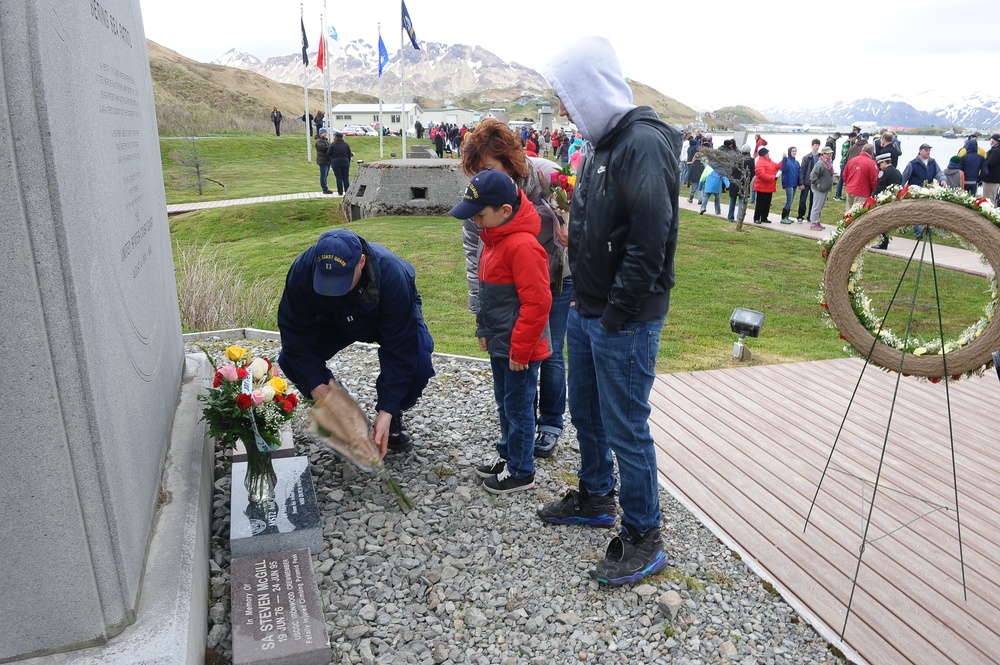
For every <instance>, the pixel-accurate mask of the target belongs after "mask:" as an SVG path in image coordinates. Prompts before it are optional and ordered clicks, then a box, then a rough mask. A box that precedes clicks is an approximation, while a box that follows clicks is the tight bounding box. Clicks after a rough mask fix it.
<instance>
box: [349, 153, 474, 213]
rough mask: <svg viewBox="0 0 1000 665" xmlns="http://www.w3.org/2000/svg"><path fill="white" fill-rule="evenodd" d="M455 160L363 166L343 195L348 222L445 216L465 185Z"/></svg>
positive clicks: (385, 161) (428, 160) (389, 162)
mask: <svg viewBox="0 0 1000 665" xmlns="http://www.w3.org/2000/svg"><path fill="white" fill-rule="evenodd" d="M459 164H460V162H459V160H457V159H391V160H382V161H378V162H371V163H364V164H361V165H360V167H359V168H358V172H357V173H356V174H355V176H354V180H353V181H352V182H351V186H350V187H348V188H347V191H346V192H345V193H344V200H343V202H342V204H341V205H342V206H343V211H344V217H345V218H346V219H347V221H348V222H352V221H355V220H358V219H364V218H366V217H386V216H392V215H425V216H436V215H447V214H448V211H449V210H451V209H452V208H453V207H454V206H455V204H456V203H458V201H459V199H461V198H462V195H463V194H464V193H465V187H466V185H468V184H469V178H468V177H467V176H466V175H465V174H464V173H462V170H461V168H460V166H459Z"/></svg>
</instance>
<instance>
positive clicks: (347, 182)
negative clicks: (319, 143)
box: [329, 132, 354, 196]
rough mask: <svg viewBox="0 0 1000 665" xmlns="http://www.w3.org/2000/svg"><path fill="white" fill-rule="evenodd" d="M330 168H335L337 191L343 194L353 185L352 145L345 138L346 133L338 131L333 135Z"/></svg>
mask: <svg viewBox="0 0 1000 665" xmlns="http://www.w3.org/2000/svg"><path fill="white" fill-rule="evenodd" d="M329 153H330V168H331V169H333V177H334V178H336V179H337V193H338V194H340V195H341V196H343V194H344V192H346V191H347V188H348V187H350V186H351V178H350V173H351V157H353V156H354V153H353V152H351V146H350V145H349V144H348V143H347V141H345V140H344V135H343V134H341V133H340V132H336V133H334V135H333V143H331V144H330V151H329Z"/></svg>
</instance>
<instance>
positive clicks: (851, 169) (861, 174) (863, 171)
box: [841, 152, 878, 196]
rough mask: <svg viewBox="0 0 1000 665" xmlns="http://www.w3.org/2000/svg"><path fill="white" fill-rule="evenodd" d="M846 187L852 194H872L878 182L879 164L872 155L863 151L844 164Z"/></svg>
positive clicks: (843, 175)
mask: <svg viewBox="0 0 1000 665" xmlns="http://www.w3.org/2000/svg"><path fill="white" fill-rule="evenodd" d="M841 175H842V177H843V178H844V189H846V190H847V193H848V194H850V195H851V196H871V194H872V191H874V189H875V186H876V185H877V184H878V165H877V164H876V163H875V160H874V159H872V157H871V155H869V154H868V153H866V152H862V153H861V154H860V155H858V156H857V157H855V158H854V159H849V160H847V164H845V165H844V172H843V173H842V174H841Z"/></svg>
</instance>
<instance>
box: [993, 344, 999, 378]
mask: <svg viewBox="0 0 1000 665" xmlns="http://www.w3.org/2000/svg"><path fill="white" fill-rule="evenodd" d="M993 369H995V370H996V371H997V378H998V379H1000V351H994V352H993Z"/></svg>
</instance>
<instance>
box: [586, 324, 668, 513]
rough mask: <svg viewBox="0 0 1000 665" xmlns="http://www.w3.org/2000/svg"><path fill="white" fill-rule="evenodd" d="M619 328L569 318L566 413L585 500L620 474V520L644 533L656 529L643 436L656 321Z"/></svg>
mask: <svg viewBox="0 0 1000 665" xmlns="http://www.w3.org/2000/svg"><path fill="white" fill-rule="evenodd" d="M664 318H665V317H660V318H658V319H656V320H654V321H641V322H631V323H626V324H625V325H624V326H622V329H621V330H620V331H619V332H617V333H609V332H608V331H606V330H605V329H604V328H602V327H601V323H600V319H599V318H598V317H589V316H586V317H585V316H581V315H580V312H579V311H577V310H576V309H571V310H570V313H569V323H568V325H567V332H566V348H567V355H568V358H569V412H570V415H571V416H572V418H573V425H574V426H575V427H576V432H577V440H578V441H579V444H580V470H579V472H578V475H579V477H580V483H581V485H583V487H584V488H586V490H587V491H588V492H590V493H591V494H607V493H609V492H611V491H612V490H613V489H615V475H614V474H615V463H614V458H613V457H612V455H611V454H612V453H614V454H615V456H616V457H617V458H618V471H619V473H620V475H621V490H620V494H619V503H620V504H621V507H622V521H623V522H624V523H626V524H629V525H630V526H632V527H634V528H635V529H637V530H638V531H639V532H640V533H645V532H646V531H648V530H649V529H652V528H653V527H659V526H660V521H661V520H662V518H663V514H662V513H661V512H660V491H659V486H658V484H657V470H656V449H655V447H654V445H653V437H652V435H651V434H650V433H649V412H650V406H649V392H650V390H652V388H653V379H654V378H655V375H656V374H655V373H656V354H657V353H658V351H659V348H660V333H661V332H662V331H663V321H664Z"/></svg>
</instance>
